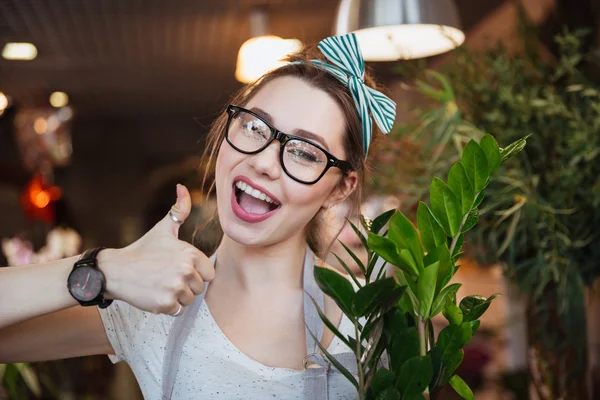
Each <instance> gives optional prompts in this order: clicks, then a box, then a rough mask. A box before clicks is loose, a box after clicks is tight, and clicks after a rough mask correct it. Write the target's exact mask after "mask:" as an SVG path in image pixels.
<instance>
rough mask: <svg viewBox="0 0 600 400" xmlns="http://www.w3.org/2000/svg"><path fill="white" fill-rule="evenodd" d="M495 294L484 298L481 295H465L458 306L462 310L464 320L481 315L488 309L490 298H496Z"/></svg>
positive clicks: (472, 319)
mask: <svg viewBox="0 0 600 400" xmlns="http://www.w3.org/2000/svg"><path fill="white" fill-rule="evenodd" d="M496 296H497V295H492V296H490V297H489V298H487V299H486V298H485V297H483V296H477V295H475V296H467V297H465V298H464V299H462V300H461V301H460V308H461V310H462V311H463V316H464V321H465V322H469V321H475V320H476V319H478V318H479V317H481V316H482V315H483V313H484V312H486V310H487V309H488V307H489V306H490V304H491V303H492V300H494V299H495V298H496Z"/></svg>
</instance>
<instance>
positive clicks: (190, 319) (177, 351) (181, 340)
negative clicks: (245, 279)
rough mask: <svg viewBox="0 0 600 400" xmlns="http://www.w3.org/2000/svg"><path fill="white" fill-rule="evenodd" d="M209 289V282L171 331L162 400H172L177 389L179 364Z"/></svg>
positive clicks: (164, 370)
mask: <svg viewBox="0 0 600 400" xmlns="http://www.w3.org/2000/svg"><path fill="white" fill-rule="evenodd" d="M206 289H208V282H206V284H205V287H204V292H202V294H200V295H198V296H196V298H195V299H194V303H192V305H191V306H189V307H187V309H186V310H185V311H184V312H183V315H181V316H180V317H178V318H175V322H173V326H172V327H171V331H170V332H169V338H168V339H167V346H166V349H165V357H164V361H163V371H162V400H171V396H172V395H173V388H174V387H175V379H176V377H177V372H178V371H179V363H180V361H181V354H182V353H183V345H184V344H185V341H186V339H187V337H188V335H189V334H190V331H191V330H192V326H193V325H194V321H196V315H197V314H198V311H199V310H200V305H202V301H203V300H204V293H206Z"/></svg>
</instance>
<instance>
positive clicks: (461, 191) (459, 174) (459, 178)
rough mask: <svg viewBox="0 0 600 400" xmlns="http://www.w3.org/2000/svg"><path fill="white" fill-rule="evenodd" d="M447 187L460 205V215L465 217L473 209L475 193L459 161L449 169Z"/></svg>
mask: <svg viewBox="0 0 600 400" xmlns="http://www.w3.org/2000/svg"><path fill="white" fill-rule="evenodd" d="M448 187H449V188H450V189H451V190H452V191H453V192H454V194H455V195H456V198H457V199H458V201H459V202H460V204H461V212H462V215H467V214H468V213H469V211H471V207H473V202H474V201H475V192H474V190H473V186H472V185H471V182H469V178H467V173H466V172H465V168H464V166H463V165H462V163H461V162H460V161H459V162H457V163H456V164H454V165H453V166H452V168H450V172H449V173H448Z"/></svg>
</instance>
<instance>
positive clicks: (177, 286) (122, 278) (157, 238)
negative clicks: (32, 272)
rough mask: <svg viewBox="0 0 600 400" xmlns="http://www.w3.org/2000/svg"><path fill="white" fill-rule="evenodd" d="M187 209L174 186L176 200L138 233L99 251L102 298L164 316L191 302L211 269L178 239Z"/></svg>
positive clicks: (181, 190) (182, 192)
mask: <svg viewBox="0 0 600 400" xmlns="http://www.w3.org/2000/svg"><path fill="white" fill-rule="evenodd" d="M191 209H192V201H191V198H190V193H189V192H188V190H187V188H186V187H185V186H183V185H177V202H176V203H175V205H174V206H173V207H171V210H169V212H168V213H167V215H166V216H165V217H164V218H163V219H162V220H161V221H159V222H158V223H157V224H156V225H155V226H154V227H153V228H152V229H150V230H149V231H148V232H147V233H146V234H145V235H144V236H142V237H141V238H140V239H139V240H137V241H136V242H134V243H132V244H131V245H129V246H127V247H125V248H123V249H118V250H112V251H109V250H105V251H103V252H100V254H99V259H98V263H99V267H100V269H101V270H102V271H103V272H104V274H105V275H106V281H107V287H106V295H105V297H107V298H114V299H117V300H123V301H126V302H127V303H129V304H131V305H133V306H134V307H136V308H139V309H141V310H144V311H150V312H153V313H162V314H170V315H179V314H181V312H182V311H183V310H184V307H185V306H189V305H191V304H192V303H193V302H194V297H195V296H197V295H199V294H201V293H202V292H203V291H204V282H206V281H211V280H212V279H213V278H214V276H215V270H214V267H213V265H212V263H211V262H210V260H209V259H208V257H207V256H206V255H205V254H204V253H202V252H201V251H200V250H198V249H197V248H195V247H194V246H192V245H191V244H189V243H187V242H184V241H182V240H179V239H178V234H179V227H180V226H181V224H183V222H185V220H186V218H187V217H188V216H189V215H190V212H191ZM102 253H105V254H102Z"/></svg>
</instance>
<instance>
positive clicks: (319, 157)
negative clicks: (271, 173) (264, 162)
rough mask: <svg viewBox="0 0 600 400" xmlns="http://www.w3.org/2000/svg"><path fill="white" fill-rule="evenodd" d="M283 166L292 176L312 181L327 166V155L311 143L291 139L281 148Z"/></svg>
mask: <svg viewBox="0 0 600 400" xmlns="http://www.w3.org/2000/svg"><path fill="white" fill-rule="evenodd" d="M283 166H284V167H285V169H286V170H287V171H288V173H289V174H290V175H292V176H293V177H294V178H296V179H299V180H301V181H304V182H313V181H314V180H316V179H317V178H318V177H319V176H321V174H322V173H323V171H324V170H325V168H326V167H327V155H326V154H325V153H324V152H323V150H321V149H319V148H318V147H316V146H315V145H313V144H310V143H308V142H304V141H302V140H296V139H292V140H290V141H288V142H287V143H286V144H285V148H284V149H283Z"/></svg>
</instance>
